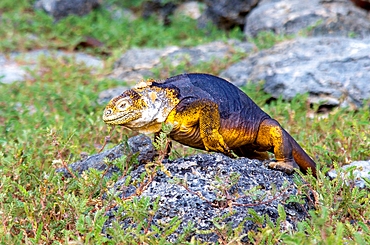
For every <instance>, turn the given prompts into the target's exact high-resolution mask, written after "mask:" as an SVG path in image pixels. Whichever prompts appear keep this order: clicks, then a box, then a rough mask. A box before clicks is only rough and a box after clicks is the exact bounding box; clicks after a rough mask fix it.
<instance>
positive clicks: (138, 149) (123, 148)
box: [56, 134, 157, 177]
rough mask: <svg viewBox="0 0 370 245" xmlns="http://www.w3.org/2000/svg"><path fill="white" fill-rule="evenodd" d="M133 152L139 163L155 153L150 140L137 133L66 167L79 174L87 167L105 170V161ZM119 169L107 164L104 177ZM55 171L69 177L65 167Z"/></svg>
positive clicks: (87, 168) (150, 157)
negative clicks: (125, 141)
mask: <svg viewBox="0 0 370 245" xmlns="http://www.w3.org/2000/svg"><path fill="white" fill-rule="evenodd" d="M134 154H138V156H137V160H138V162H139V163H144V162H150V161H152V160H153V158H154V156H155V155H156V154H157V153H156V151H155V149H154V147H153V145H152V141H151V140H150V138H149V137H147V136H145V135H142V134H141V135H138V136H134V137H132V138H130V139H129V140H128V142H127V145H125V144H119V145H117V146H115V147H113V148H111V149H109V150H107V151H104V152H102V153H98V154H95V155H92V156H86V157H84V159H82V160H80V161H77V162H74V163H71V164H70V165H69V166H68V167H69V168H70V170H71V171H72V172H76V173H78V174H81V173H82V172H84V171H87V170H89V169H96V170H100V171H103V170H106V168H107V167H108V166H107V164H106V162H105V161H108V162H112V161H114V160H116V159H119V158H121V157H122V156H128V157H131V156H133V155H134ZM118 171H119V169H118V168H117V167H115V166H109V169H108V170H107V172H106V173H105V176H106V177H111V176H112V174H113V173H115V172H118ZM56 172H59V173H62V174H63V175H65V176H66V177H71V175H70V173H69V171H68V170H67V169H65V168H59V169H57V171H56Z"/></svg>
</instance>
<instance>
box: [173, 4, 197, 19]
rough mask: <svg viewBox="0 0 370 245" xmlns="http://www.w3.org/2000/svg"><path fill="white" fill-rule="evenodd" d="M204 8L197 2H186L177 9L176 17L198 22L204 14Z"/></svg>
mask: <svg viewBox="0 0 370 245" xmlns="http://www.w3.org/2000/svg"><path fill="white" fill-rule="evenodd" d="M202 7H203V4H202V3H200V2H197V1H190V2H185V3H182V4H180V5H179V6H178V7H177V8H176V10H175V12H174V16H187V17H189V18H191V19H194V20H196V19H198V18H199V17H200V16H201V14H202Z"/></svg>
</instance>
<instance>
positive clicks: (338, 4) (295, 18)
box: [244, 0, 370, 38]
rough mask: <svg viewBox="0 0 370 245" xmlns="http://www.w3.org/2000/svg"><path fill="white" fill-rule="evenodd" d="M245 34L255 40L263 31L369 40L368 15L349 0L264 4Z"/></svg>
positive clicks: (249, 20)
mask: <svg viewBox="0 0 370 245" xmlns="http://www.w3.org/2000/svg"><path fill="white" fill-rule="evenodd" d="M245 22H246V24H245V30H244V32H245V34H246V35H247V36H249V37H255V36H256V35H257V34H258V33H259V32H261V31H272V32H274V33H276V34H297V33H299V32H303V33H304V34H305V35H308V36H343V37H349V36H351V37H359V38H363V37H368V36H369V35H370V18H369V17H368V15H367V12H366V11H365V10H363V9H360V8H358V7H356V6H354V4H353V3H352V2H351V1H349V0H330V1H328V0H312V1H301V0H274V1H269V0H265V1H262V2H261V3H260V4H259V5H258V6H257V7H256V8H254V9H253V10H252V11H251V13H250V14H249V15H248V16H247V17H246V21H245Z"/></svg>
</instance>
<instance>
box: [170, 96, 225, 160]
mask: <svg viewBox="0 0 370 245" xmlns="http://www.w3.org/2000/svg"><path fill="white" fill-rule="evenodd" d="M166 123H171V124H173V125H174V129H173V132H174V133H173V134H172V135H173V139H174V140H176V141H178V142H180V143H183V144H185V145H189V146H193V147H197V148H203V149H204V150H207V151H216V152H222V153H224V154H230V152H229V147H228V146H227V145H226V144H225V141H224V138H223V137H222V135H221V134H220V133H219V129H220V113H219V110H218V105H217V104H216V103H215V102H213V101H211V100H206V99H201V100H195V101H192V100H191V99H188V100H184V101H182V102H180V103H179V104H178V106H177V107H176V108H175V109H173V110H172V111H171V113H170V114H169V116H168V117H167V119H166ZM199 137H200V138H201V142H202V145H197V142H199Z"/></svg>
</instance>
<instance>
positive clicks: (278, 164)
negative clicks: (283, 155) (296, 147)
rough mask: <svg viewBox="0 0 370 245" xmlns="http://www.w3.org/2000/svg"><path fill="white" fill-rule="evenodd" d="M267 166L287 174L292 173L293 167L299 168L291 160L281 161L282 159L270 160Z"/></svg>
mask: <svg viewBox="0 0 370 245" xmlns="http://www.w3.org/2000/svg"><path fill="white" fill-rule="evenodd" d="M268 166H269V168H271V169H275V170H279V171H282V172H284V173H287V174H292V173H293V172H294V169H295V168H297V169H299V166H298V165H297V163H295V162H294V161H293V162H282V161H271V162H270V163H269V165H268Z"/></svg>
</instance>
